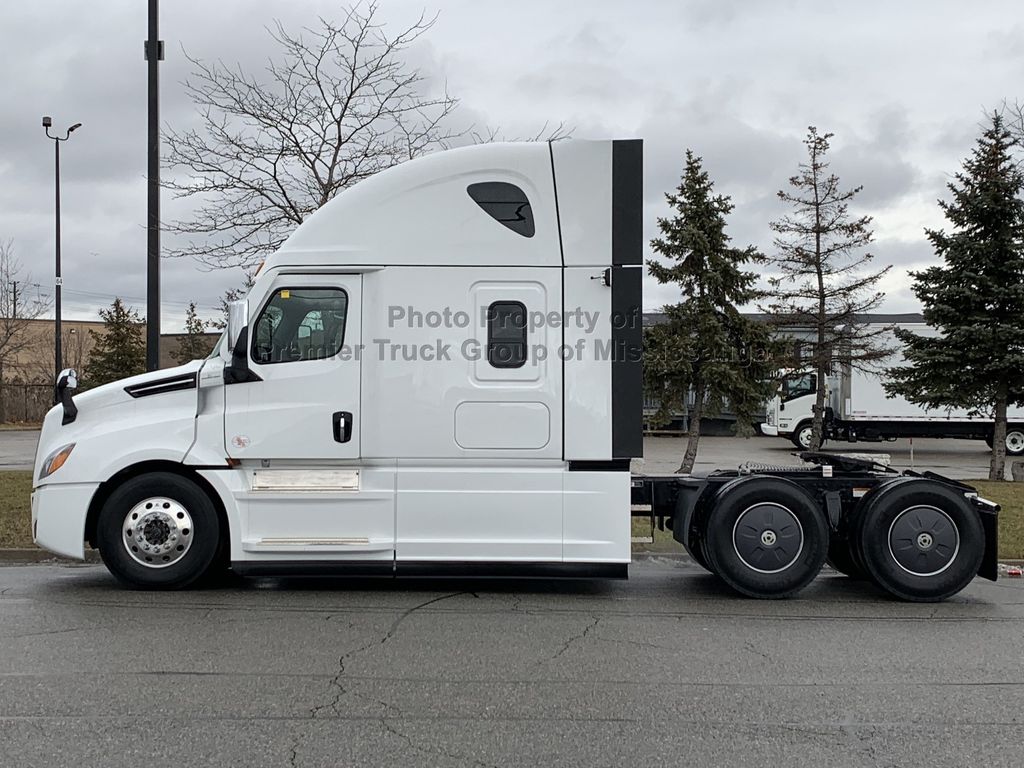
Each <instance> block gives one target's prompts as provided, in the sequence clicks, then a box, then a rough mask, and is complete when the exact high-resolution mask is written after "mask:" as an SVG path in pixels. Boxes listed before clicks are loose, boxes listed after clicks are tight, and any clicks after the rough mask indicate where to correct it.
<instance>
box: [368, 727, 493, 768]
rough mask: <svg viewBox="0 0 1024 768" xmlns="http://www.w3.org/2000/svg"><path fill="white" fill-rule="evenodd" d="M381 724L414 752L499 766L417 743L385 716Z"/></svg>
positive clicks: (486, 766)
mask: <svg viewBox="0 0 1024 768" xmlns="http://www.w3.org/2000/svg"><path fill="white" fill-rule="evenodd" d="M380 725H381V728H383V730H384V732H385V733H389V734H391V735H392V736H396V737H398V738H399V739H401V740H402V741H404V742H405V744H406V746H408V747H409V749H411V750H413V751H414V752H418V753H420V754H421V755H426V756H428V757H438V756H440V757H447V758H448V759H450V760H463V761H467V762H469V763H471V764H472V765H474V766H477V768H498V766H497V765H495V764H494V763H485V762H483V761H482V760H477V759H476V758H474V757H467V756H466V755H462V754H459V753H458V752H452V751H450V750H447V749H445V748H444V747H440V746H437V747H423V746H420V745H419V744H416V743H415V742H414V741H413V739H412V737H411V736H410V735H409V734H407V733H403V732H402V731H400V730H398V729H397V728H396V727H395V726H394V725H393V724H391V723H389V722H388V720H387V718H385V717H382V718H381V719H380Z"/></svg>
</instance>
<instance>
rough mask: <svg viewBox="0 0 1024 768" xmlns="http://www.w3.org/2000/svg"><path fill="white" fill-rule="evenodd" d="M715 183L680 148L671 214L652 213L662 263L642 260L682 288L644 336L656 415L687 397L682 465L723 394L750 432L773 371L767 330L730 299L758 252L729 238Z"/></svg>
mask: <svg viewBox="0 0 1024 768" xmlns="http://www.w3.org/2000/svg"><path fill="white" fill-rule="evenodd" d="M713 191H714V185H713V183H712V182H711V180H710V178H709V177H708V174H707V172H706V171H704V170H703V168H702V164H701V158H699V157H697V156H695V155H694V154H693V152H692V151H690V150H687V152H686V168H685V170H684V172H683V176H682V180H681V181H680V184H679V187H678V188H677V189H676V191H675V193H668V194H666V195H665V199H666V200H667V201H668V203H669V205H670V206H671V207H672V208H673V209H674V214H673V215H672V216H671V217H669V218H659V219H658V228H659V229H660V230H661V237H659V238H656V239H655V240H652V241H651V247H652V248H653V249H654V251H655V253H658V254H660V255H661V256H663V257H665V258H666V259H667V260H668V261H669V264H668V265H665V264H662V263H660V262H657V261H650V262H648V269H649V270H650V273H651V275H653V276H654V277H655V278H656V279H657V280H658V282H659V283H662V284H665V283H675V284H677V285H678V286H679V289H680V291H681V293H682V296H683V300H682V301H681V302H679V303H678V304H673V305H669V306H666V307H665V308H664V311H665V315H666V320H667V322H666V323H664V324H662V325H658V326H655V327H653V328H650V329H648V331H647V333H646V334H645V339H644V344H645V350H644V379H645V385H646V388H647V390H648V393H649V394H651V395H653V396H654V397H657V398H659V400H660V406H659V410H658V413H657V414H655V417H654V420H655V421H656V422H658V423H662V424H664V423H667V422H668V421H669V420H671V418H672V416H673V415H674V414H676V413H679V412H680V411H683V410H685V409H686V406H687V399H688V397H689V395H690V393H691V392H692V393H693V396H694V405H693V409H692V411H691V412H690V420H689V425H688V432H687V435H688V441H687V445H686V452H685V454H684V455H683V459H682V462H681V463H680V466H679V469H678V470H677V471H678V472H681V473H682V472H689V471H691V470H692V469H693V462H694V459H695V458H696V456H697V446H698V441H699V439H700V427H701V419H702V418H703V417H704V416H706V415H707V416H716V415H718V414H720V413H721V411H722V409H723V408H724V407H725V406H726V404H727V403H728V405H729V406H730V407H731V408H732V411H733V413H734V414H735V415H736V423H737V426H738V428H739V430H740V431H741V432H744V433H747V434H749V430H750V424H751V422H752V421H753V418H754V414H755V412H756V410H757V409H758V408H759V407H760V406H761V405H762V404H763V403H764V401H765V400H766V399H767V398H768V397H769V396H770V394H771V390H772V385H771V378H772V375H773V373H774V363H773V361H772V358H773V350H774V343H773V342H772V340H771V337H770V335H769V331H768V329H767V328H766V327H764V326H763V325H759V324H757V323H754V322H753V321H751V320H749V319H748V318H745V317H743V316H742V315H741V314H740V313H739V310H738V309H737V308H736V305H737V304H744V303H746V302H749V301H752V300H753V299H755V298H756V296H757V291H756V289H755V287H754V286H755V283H756V279H757V277H756V275H755V274H754V273H753V272H748V271H745V270H744V269H743V267H744V266H745V265H746V264H748V263H752V262H757V261H759V260H760V258H761V257H760V254H758V253H757V251H756V250H755V249H754V248H753V247H752V246H751V247H747V248H745V249H739V248H734V247H732V246H730V244H729V243H730V238H729V236H728V235H727V234H726V233H725V227H726V216H728V215H729V213H730V212H732V210H733V204H732V202H731V201H730V199H729V198H728V197H726V196H723V195H714V194H713Z"/></svg>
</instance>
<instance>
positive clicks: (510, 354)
mask: <svg viewBox="0 0 1024 768" xmlns="http://www.w3.org/2000/svg"><path fill="white" fill-rule="evenodd" d="M487 362H489V363H490V364H491V365H492V366H494V367H495V368H521V367H522V366H523V365H524V364H525V363H526V306H525V305H524V304H523V303H522V302H520V301H496V302H494V303H493V304H491V306H490V307H488V308H487Z"/></svg>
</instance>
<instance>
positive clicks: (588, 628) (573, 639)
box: [548, 616, 601, 661]
mask: <svg viewBox="0 0 1024 768" xmlns="http://www.w3.org/2000/svg"><path fill="white" fill-rule="evenodd" d="M600 621H601V617H600V616H591V617H590V623H589V624H588V625H587V626H585V627H584V628H583V631H582V632H580V633H578V634H575V635H572V636H571V637H570V638H569V639H568V640H566V641H565V644H564V645H563V646H562V647H561V648H559V649H558V650H557V651H556V652H555V655H554V656H552V657H551V658H550V659H548V661H554V660H555V659H557V658H558V657H559V656H561V655H562V654H563V653H565V652H566V651H568V650H569V648H570V646H572V644H573V643H576V642H579V641H580V640H583V639H584V638H586V636H587V635H589V634H590V633H591V631H592V630H593V629H594V628H595V627H597V625H598V624H599V623H600Z"/></svg>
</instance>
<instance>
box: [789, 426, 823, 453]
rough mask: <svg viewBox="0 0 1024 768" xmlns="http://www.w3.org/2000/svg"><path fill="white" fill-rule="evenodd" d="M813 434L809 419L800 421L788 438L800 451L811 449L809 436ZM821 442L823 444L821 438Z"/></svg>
mask: <svg viewBox="0 0 1024 768" xmlns="http://www.w3.org/2000/svg"><path fill="white" fill-rule="evenodd" d="M813 436H814V424H813V423H812V422H810V421H802V422H800V423H799V424H798V425H797V427H796V429H794V430H793V434H792V435H791V436H790V438H789V440H790V442H792V443H793V445H795V446H796V447H797V448H799V449H800V450H801V451H809V450H811V438H812V437H813ZM821 444H822V445H824V444H825V441H824V440H822V441H821Z"/></svg>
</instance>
